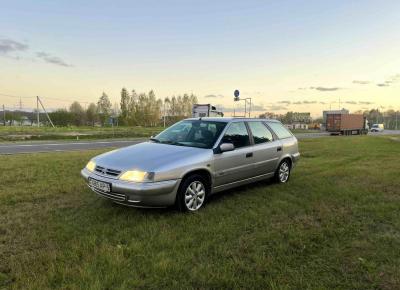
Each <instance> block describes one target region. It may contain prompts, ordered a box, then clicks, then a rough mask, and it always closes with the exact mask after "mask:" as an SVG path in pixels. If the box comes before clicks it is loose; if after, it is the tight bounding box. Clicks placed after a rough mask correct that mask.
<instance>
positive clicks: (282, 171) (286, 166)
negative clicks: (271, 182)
mask: <svg viewBox="0 0 400 290" xmlns="http://www.w3.org/2000/svg"><path fill="white" fill-rule="evenodd" d="M290 166H291V164H290V161H289V160H288V159H285V160H283V161H282V162H281V163H280V164H279V166H278V169H277V170H276V172H275V180H276V181H277V182H278V183H286V182H288V180H289V177H290Z"/></svg>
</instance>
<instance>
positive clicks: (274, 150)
mask: <svg viewBox="0 0 400 290" xmlns="http://www.w3.org/2000/svg"><path fill="white" fill-rule="evenodd" d="M247 124H248V126H249V129H250V132H251V135H250V136H251V138H252V139H253V143H254V146H253V148H252V149H253V150H252V152H253V165H254V169H253V172H254V175H255V176H259V175H264V174H271V175H272V174H273V173H274V172H275V170H276V168H277V166H278V162H279V159H280V156H281V154H282V143H281V141H280V140H278V139H277V138H274V136H273V133H272V132H271V131H270V130H269V128H268V127H267V126H266V125H265V124H264V123H263V122H262V121H249V122H247Z"/></svg>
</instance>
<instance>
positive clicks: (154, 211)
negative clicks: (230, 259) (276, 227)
mask: <svg viewBox="0 0 400 290" xmlns="http://www.w3.org/2000/svg"><path fill="white" fill-rule="evenodd" d="M274 184H275V182H274V180H273V178H270V179H267V180H261V181H257V182H254V183H250V184H246V185H241V186H238V187H235V188H232V189H227V190H224V191H221V192H218V193H215V194H213V195H211V196H209V197H208V199H207V204H206V206H208V205H215V204H218V203H220V202H223V200H224V199H225V198H229V197H233V196H235V195H241V194H245V193H246V194H248V191H251V190H253V189H257V188H261V187H265V186H272V185H274ZM102 204H103V205H104V206H107V207H110V208H113V209H116V210H118V211H119V212H120V213H121V214H128V215H129V214H140V215H144V216H146V215H165V214H171V215H174V214H181V213H180V212H179V210H178V209H177V208H176V207H175V206H173V205H172V206H169V207H165V208H152V207H143V208H141V207H131V206H126V205H123V204H119V203H115V202H112V201H110V200H107V199H104V200H103V201H102Z"/></svg>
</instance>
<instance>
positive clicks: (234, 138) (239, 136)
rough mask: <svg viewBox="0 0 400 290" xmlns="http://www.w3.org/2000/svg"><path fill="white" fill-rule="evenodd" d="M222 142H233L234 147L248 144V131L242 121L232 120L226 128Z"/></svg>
mask: <svg viewBox="0 0 400 290" xmlns="http://www.w3.org/2000/svg"><path fill="white" fill-rule="evenodd" d="M222 143H233V145H234V146H235V148H241V147H245V146H249V145H250V139H249V133H248V132H247V128H246V125H245V124H244V122H234V123H232V124H230V126H229V128H228V129H227V130H226V133H225V135H224V137H223V138H222Z"/></svg>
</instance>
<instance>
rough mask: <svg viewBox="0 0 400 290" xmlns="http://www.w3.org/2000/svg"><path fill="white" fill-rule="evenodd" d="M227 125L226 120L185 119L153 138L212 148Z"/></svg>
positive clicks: (160, 140)
mask: <svg viewBox="0 0 400 290" xmlns="http://www.w3.org/2000/svg"><path fill="white" fill-rule="evenodd" d="M225 126H226V123H225V122H215V121H203V120H185V121H181V122H179V123H176V124H175V125H173V126H171V127H169V128H168V129H166V130H164V131H162V132H161V133H160V134H158V135H157V136H156V137H155V138H152V139H151V140H152V141H154V142H159V143H164V144H172V145H179V146H190V147H198V148H212V146H213V145H214V143H215V142H216V141H217V139H218V137H219V135H221V132H222V130H223V129H224V128H225Z"/></svg>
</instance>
